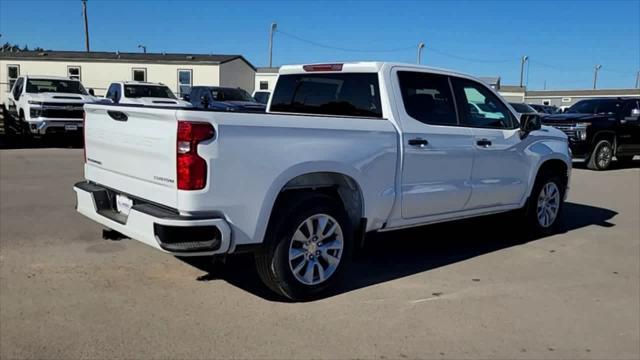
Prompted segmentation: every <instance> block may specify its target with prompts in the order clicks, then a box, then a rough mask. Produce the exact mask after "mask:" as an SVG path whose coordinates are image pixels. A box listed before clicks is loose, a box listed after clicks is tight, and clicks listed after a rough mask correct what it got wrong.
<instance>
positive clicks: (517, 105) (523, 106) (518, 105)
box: [509, 103, 536, 114]
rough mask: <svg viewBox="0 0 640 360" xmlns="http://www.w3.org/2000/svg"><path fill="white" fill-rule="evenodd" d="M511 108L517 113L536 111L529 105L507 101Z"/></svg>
mask: <svg viewBox="0 0 640 360" xmlns="http://www.w3.org/2000/svg"><path fill="white" fill-rule="evenodd" d="M509 105H511V106H512V107H513V109H514V110H515V111H517V112H519V113H521V114H522V113H534V112H536V111H535V110H534V109H533V108H532V107H531V106H529V105H527V104H521V103H509Z"/></svg>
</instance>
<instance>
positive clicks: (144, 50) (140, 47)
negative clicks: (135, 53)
mask: <svg viewBox="0 0 640 360" xmlns="http://www.w3.org/2000/svg"><path fill="white" fill-rule="evenodd" d="M138 49H142V52H143V53H145V54H146V53H147V47H146V46H144V45H138Z"/></svg>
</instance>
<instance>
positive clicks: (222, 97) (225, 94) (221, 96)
mask: <svg viewBox="0 0 640 360" xmlns="http://www.w3.org/2000/svg"><path fill="white" fill-rule="evenodd" d="M211 94H212V95H213V98H214V99H215V100H217V101H250V102H255V99H254V98H252V97H251V95H249V93H248V92H246V91H244V90H242V89H213V90H211Z"/></svg>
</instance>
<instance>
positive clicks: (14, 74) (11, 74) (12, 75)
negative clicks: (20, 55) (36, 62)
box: [7, 65, 20, 91]
mask: <svg viewBox="0 0 640 360" xmlns="http://www.w3.org/2000/svg"><path fill="white" fill-rule="evenodd" d="M19 76H20V65H7V84H9V89H8V91H11V88H12V87H13V84H14V83H15V82H16V80H17V79H18V77H19Z"/></svg>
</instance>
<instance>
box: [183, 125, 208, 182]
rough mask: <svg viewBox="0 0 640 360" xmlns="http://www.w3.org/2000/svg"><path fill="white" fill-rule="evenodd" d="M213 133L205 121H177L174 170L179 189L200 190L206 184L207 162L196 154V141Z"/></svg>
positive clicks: (202, 139) (198, 141)
mask: <svg viewBox="0 0 640 360" xmlns="http://www.w3.org/2000/svg"><path fill="white" fill-rule="evenodd" d="M214 135H215V130H214V129H213V126H212V125H211V124H209V123H205V122H190V121H178V140H177V143H176V171H177V174H178V189H179V190H200V189H203V188H204V187H205V186H206V185H207V162H206V161H205V160H204V159H203V158H201V157H200V156H199V155H198V143H200V142H202V141H205V140H209V139H211V138H213V136H214Z"/></svg>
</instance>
